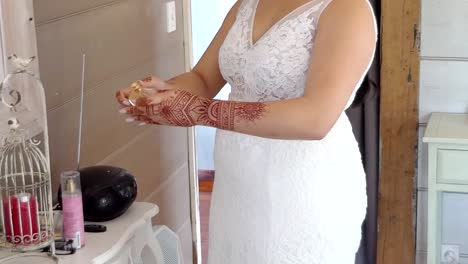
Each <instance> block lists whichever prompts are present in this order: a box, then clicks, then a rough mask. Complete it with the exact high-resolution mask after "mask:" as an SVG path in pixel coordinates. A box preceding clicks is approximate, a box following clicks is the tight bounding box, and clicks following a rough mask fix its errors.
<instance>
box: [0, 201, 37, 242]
mask: <svg viewBox="0 0 468 264" xmlns="http://www.w3.org/2000/svg"><path fill="white" fill-rule="evenodd" d="M3 210H4V217H5V234H6V238H7V240H8V242H10V243H13V244H23V245H27V244H33V243H37V242H40V241H41V238H40V236H39V233H38V232H39V227H38V222H37V203H36V199H35V198H34V196H32V195H31V194H29V193H20V194H17V195H14V196H11V197H9V198H8V197H7V198H4V199H3Z"/></svg>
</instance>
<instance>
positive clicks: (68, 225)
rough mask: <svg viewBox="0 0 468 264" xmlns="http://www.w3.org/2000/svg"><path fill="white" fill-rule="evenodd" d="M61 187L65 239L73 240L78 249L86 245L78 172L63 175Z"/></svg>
mask: <svg viewBox="0 0 468 264" xmlns="http://www.w3.org/2000/svg"><path fill="white" fill-rule="evenodd" d="M61 185H62V207H63V237H64V238H65V240H73V246H74V247H75V248H77V249H78V248H81V247H83V246H84V245H85V234H84V217H83V200H82V194H81V183H80V173H79V172H77V171H68V172H64V173H62V175H61Z"/></svg>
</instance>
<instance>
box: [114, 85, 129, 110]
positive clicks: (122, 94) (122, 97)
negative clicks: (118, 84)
mask: <svg viewBox="0 0 468 264" xmlns="http://www.w3.org/2000/svg"><path fill="white" fill-rule="evenodd" d="M129 92H130V89H129V88H125V89H122V90H119V91H117V93H116V94H115V98H116V99H117V102H119V104H121V105H124V106H129V105H130V103H129V102H128V94H129Z"/></svg>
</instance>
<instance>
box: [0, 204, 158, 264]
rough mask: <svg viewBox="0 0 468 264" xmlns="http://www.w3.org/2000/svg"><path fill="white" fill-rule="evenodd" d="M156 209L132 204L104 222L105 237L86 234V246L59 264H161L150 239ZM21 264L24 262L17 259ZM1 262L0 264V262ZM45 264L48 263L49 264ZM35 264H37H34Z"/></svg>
mask: <svg viewBox="0 0 468 264" xmlns="http://www.w3.org/2000/svg"><path fill="white" fill-rule="evenodd" d="M158 212H159V208H158V207H157V206H156V205H154V204H151V203H139V202H137V203H134V204H133V205H132V206H131V207H130V208H129V209H128V211H127V212H126V213H125V214H124V215H122V216H120V217H118V218H116V219H114V220H112V221H109V222H104V223H100V224H104V225H105V226H106V227H107V231H106V232H104V233H86V234H85V235H86V237H85V239H86V240H85V242H86V245H85V246H84V247H83V248H82V249H79V250H77V251H76V253H75V254H73V255H68V256H60V257H59V260H60V262H59V263H60V264H88V263H89V264H154V263H162V262H161V258H162V252H161V249H160V247H159V246H158V244H157V241H156V239H155V237H154V235H153V228H152V224H151V219H152V218H153V217H154V216H156V215H157V214H158ZM0 256H1V254H0ZM15 261H16V262H9V263H18V264H19V263H22V264H24V263H25V262H24V261H25V259H20V258H19V259H17V260H15ZM0 262H1V261H0ZM28 263H30V261H28ZM44 263H50V262H48V261H46V262H44ZM35 264H40V263H38V262H35Z"/></svg>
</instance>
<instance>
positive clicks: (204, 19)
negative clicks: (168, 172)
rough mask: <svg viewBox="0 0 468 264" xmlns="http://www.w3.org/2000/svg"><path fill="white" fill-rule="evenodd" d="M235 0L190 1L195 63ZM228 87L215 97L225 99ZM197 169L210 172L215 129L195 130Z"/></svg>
mask: <svg viewBox="0 0 468 264" xmlns="http://www.w3.org/2000/svg"><path fill="white" fill-rule="evenodd" d="M235 2H236V0H204V1H200V0H195V1H192V32H193V58H194V63H197V62H198V61H199V60H200V58H201V56H202V55H203V53H204V52H205V50H206V48H208V46H209V44H210V43H211V40H213V37H214V36H215V35H216V33H217V32H218V29H219V28H220V26H221V24H222V23H223V21H224V18H225V16H226V14H227V13H228V12H229V10H230V8H231V7H232V5H234V3H235ZM229 92H230V87H229V86H226V87H225V88H223V90H222V91H221V92H220V93H219V94H218V95H217V96H216V98H217V99H227V98H228V95H229ZM195 131H196V143H197V159H198V168H200V169H206V170H212V169H214V164H213V149H214V139H215V133H216V129H214V128H209V127H197V128H196V130H195Z"/></svg>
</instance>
